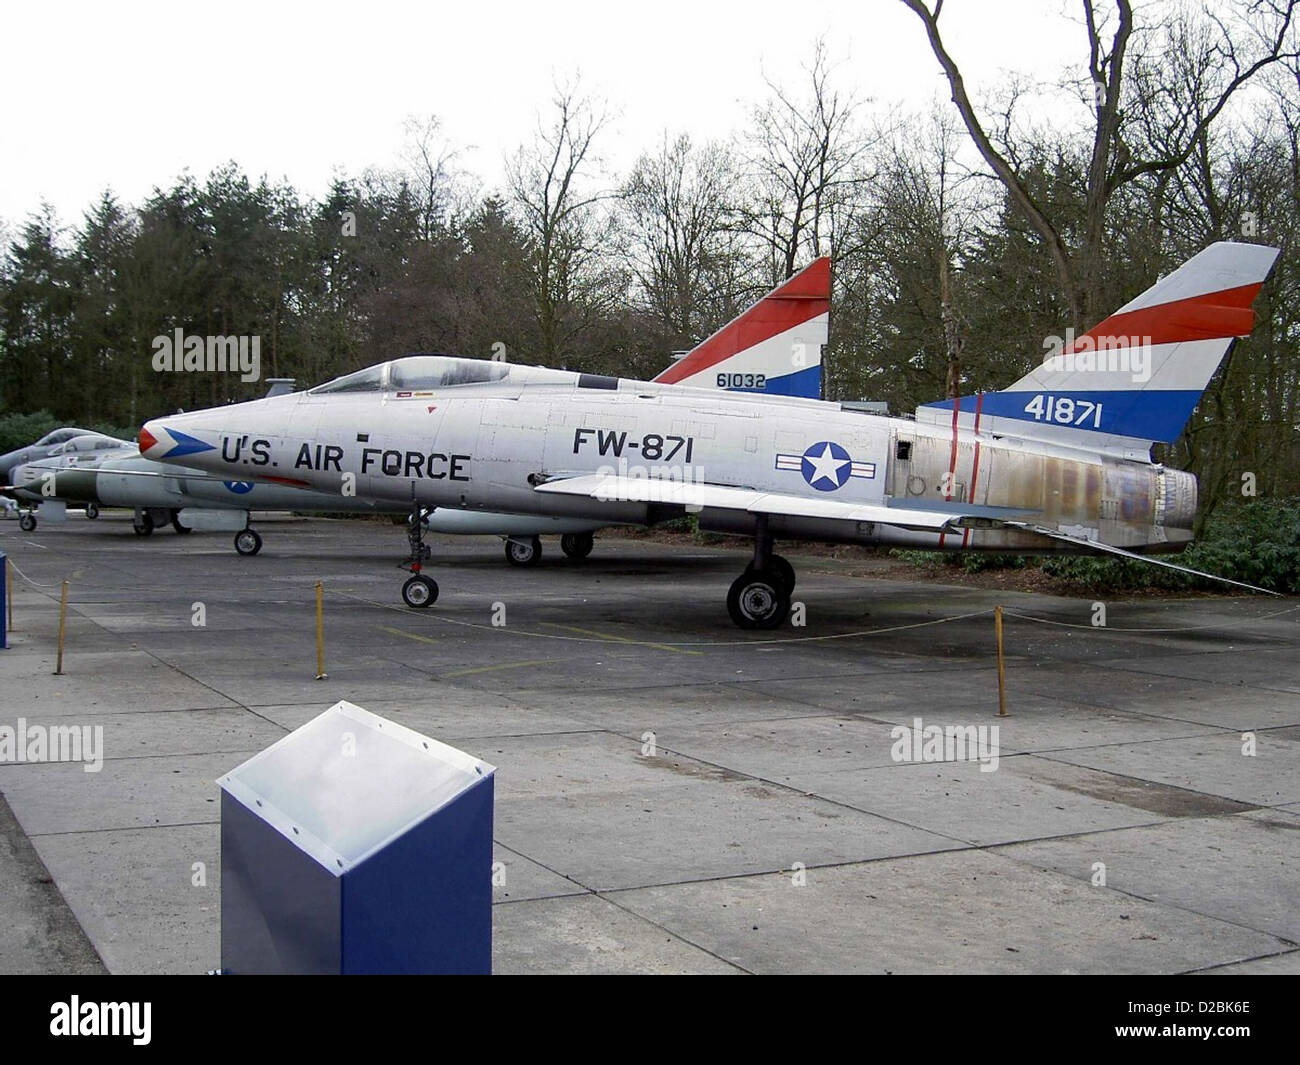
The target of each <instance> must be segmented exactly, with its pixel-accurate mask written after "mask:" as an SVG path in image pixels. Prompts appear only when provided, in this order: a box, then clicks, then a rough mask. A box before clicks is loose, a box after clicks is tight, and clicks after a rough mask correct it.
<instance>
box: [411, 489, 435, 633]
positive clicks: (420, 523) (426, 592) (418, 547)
mask: <svg viewBox="0 0 1300 1065" xmlns="http://www.w3.org/2000/svg"><path fill="white" fill-rule="evenodd" d="M406 540H407V543H409V544H410V545H411V555H410V557H409V558H408V559H406V561H405V562H403V563H402V565H403V566H404V567H406V568H407V569H409V570H410V571H411V576H410V577H408V578H407V580H406V583H405V584H403V585H402V602H404V603H405V604H406V605H407V606H409V607H412V608H414V609H416V610H423V609H424V608H425V607H430V606H433V604H434V603H435V602H436V601H437V599H438V582H437V581H435V580H434V579H433V578H432V577H426V576H425V575H424V574H423V573H421V572H420V569H421V567H422V566H423V564H424V562H425V560H426V559H427V558H428V557H429V556H430V555H431V554H432V553H433V552H432V550H431V549H430V548H429V545H428V544H426V543H425V542H424V508H422V507H418V506H413V507H412V509H411V517H410V519H409V520H408V521H407V523H406Z"/></svg>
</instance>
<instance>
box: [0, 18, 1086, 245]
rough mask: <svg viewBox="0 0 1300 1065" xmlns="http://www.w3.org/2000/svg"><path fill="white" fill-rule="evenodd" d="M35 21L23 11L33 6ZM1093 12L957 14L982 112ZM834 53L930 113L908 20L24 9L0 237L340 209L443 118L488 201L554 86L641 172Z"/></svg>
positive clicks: (1053, 56) (604, 147)
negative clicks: (291, 198) (333, 199)
mask: <svg viewBox="0 0 1300 1065" xmlns="http://www.w3.org/2000/svg"><path fill="white" fill-rule="evenodd" d="M19 5H21V6H19ZM1076 9H1077V4H1076V3H1067V0H948V2H947V4H946V6H945V8H944V14H943V18H942V20H941V27H942V28H943V29H944V34H945V39H946V41H947V43H948V46H949V48H950V50H952V51H953V52H954V53H955V55H956V57H957V59H958V62H959V63H960V64H961V65H962V66H963V68H964V73H965V75H966V79H967V86H968V89H969V90H970V91H971V92H972V93H973V94H974V95H975V97H976V99H977V100H978V99H981V98H983V97H984V95H985V94H986V93H988V92H991V91H994V90H996V88H997V86H998V83H999V81H1000V79H1001V77H1002V74H1003V72H1005V71H1008V70H1016V71H1022V72H1026V73H1028V74H1030V75H1031V76H1035V77H1039V78H1042V79H1044V80H1050V81H1054V80H1055V79H1056V78H1057V77H1058V75H1059V73H1060V72H1062V71H1064V70H1068V71H1069V72H1070V73H1072V74H1074V73H1079V72H1080V71H1079V64H1081V63H1082V62H1083V61H1084V59H1085V56H1086V51H1085V49H1084V37H1083V30H1082V27H1081V26H1079V25H1078V14H1077V10H1076ZM819 35H824V36H825V38H826V41H827V44H828V47H829V51H830V54H831V56H832V58H833V59H835V60H839V61H841V65H840V67H839V69H838V71H837V73H836V81H837V83H838V84H839V85H840V86H841V87H843V88H845V89H847V88H850V87H852V88H854V89H856V90H857V91H858V92H859V94H860V95H862V96H864V97H874V98H875V99H877V100H879V101H882V102H890V103H901V104H902V106H904V107H905V108H922V109H923V108H925V107H927V106H928V104H929V102H930V101H931V100H932V99H933V98H935V97H936V95H938V96H939V98H940V99H941V100H943V101H944V102H945V104H946V106H949V107H950V106H951V104H949V103H947V94H946V92H944V91H943V90H945V89H946V85H945V84H944V83H943V82H942V78H941V74H940V72H939V68H938V66H937V64H936V62H935V60H934V58H933V56H932V55H931V54H930V52H929V48H928V46H927V44H926V41H925V35H924V32H923V28H922V26H921V24H920V22H919V20H917V19H916V17H915V16H914V15H912V14H911V12H909V11H907V10H906V9H905V8H904V7H903V6H902V4H901V3H899V2H898V0H781V2H778V0H745V2H733V0H727V2H711V0H694V2H682V0H642V2H639V3H634V4H633V3H626V2H625V3H618V2H616V0H604V2H590V0H533V2H530V3H513V2H508V3H507V2H501V0H481V2H479V3H474V2H472V0H471V2H468V3H467V2H464V0H461V2H457V3H451V4H449V3H437V2H426V3H419V2H406V3H403V2H396V0H362V2H355V3H350V4H338V3H332V2H329V3H324V2H322V3H296V2H292V3H291V2H281V0H261V2H256V3H252V2H247V0H211V2H208V3H203V4H194V3H185V2H184V0H170V2H163V3H154V2H144V0H124V2H103V0H99V2H95V3H76V2H71V0H17V2H15V0H10V2H9V3H6V4H5V5H4V6H3V7H2V8H0V99H3V100H4V101H5V102H6V106H5V113H4V114H3V116H2V117H0V222H2V223H7V224H8V226H9V227H10V228H11V229H13V228H15V227H16V225H17V224H18V223H20V222H21V221H22V219H23V218H24V217H25V216H26V215H27V214H28V213H29V212H30V211H32V210H33V209H35V208H36V207H37V205H38V204H39V202H40V200H41V199H42V198H44V199H46V200H49V201H50V202H51V203H53V204H54V206H55V207H56V208H57V209H58V211H59V214H60V217H61V219H62V220H63V222H64V223H76V222H79V221H80V218H81V213H82V211H83V210H84V209H85V208H86V207H88V206H89V205H90V204H91V202H92V201H93V200H95V199H96V198H97V197H98V194H99V192H100V191H101V190H102V189H103V188H104V187H105V186H111V187H112V188H113V190H114V191H115V192H116V193H117V194H118V195H119V197H120V198H122V199H124V200H126V201H127V202H130V203H139V202H140V201H141V200H142V199H143V198H144V197H145V196H147V195H148V194H149V192H150V191H151V190H152V188H153V187H154V186H155V185H163V186H166V185H168V184H170V183H171V181H172V180H173V179H174V178H175V177H176V176H177V175H179V174H180V173H181V172H182V171H183V170H185V169H186V168H188V169H189V170H190V171H191V172H192V173H193V174H194V175H195V176H196V177H199V178H202V177H203V176H204V175H206V174H207V172H208V171H209V170H210V169H211V168H212V167H214V166H216V165H218V164H220V163H222V162H224V161H227V160H230V159H234V160H235V161H236V162H238V163H239V164H240V165H241V166H242V167H243V168H244V170H245V171H246V172H248V173H249V174H250V175H252V176H253V177H254V178H257V177H258V176H260V175H262V174H267V175H268V176H269V177H271V178H273V179H275V178H280V177H284V178H287V179H288V180H289V181H290V182H291V183H292V184H293V185H294V186H295V187H296V188H297V189H298V190H299V192H300V193H302V194H304V195H320V194H322V193H323V192H324V191H325V189H326V188H327V186H328V183H329V180H330V177H331V174H332V172H333V171H334V170H335V169H342V170H344V171H346V172H348V173H351V174H355V173H358V172H360V171H361V170H363V169H364V168H365V167H367V166H379V167H388V166H394V165H397V164H398V162H399V160H400V151H401V147H402V142H403V129H402V126H403V121H404V119H405V118H406V117H407V116H408V115H424V114H436V115H438V116H439V117H440V118H441V119H442V122H443V127H444V130H445V132H446V134H447V136H448V137H449V139H450V140H451V141H452V142H453V143H456V144H459V145H463V146H465V150H464V152H463V154H462V156H461V162H462V165H463V166H465V167H466V168H467V169H468V170H470V171H472V172H474V173H477V174H479V175H481V176H482V177H483V179H484V180H485V182H486V183H487V185H488V186H489V187H492V186H496V185H498V184H499V183H500V181H501V175H502V163H501V161H502V158H503V156H504V154H505V153H506V152H508V151H510V150H512V149H513V148H514V147H515V146H517V145H518V144H519V143H521V142H522V141H524V140H526V139H527V138H528V137H529V136H530V134H531V132H532V131H533V129H534V128H535V127H536V123H537V116H538V112H539V109H541V108H544V107H545V105H546V103H547V102H548V101H549V99H550V96H551V93H552V86H553V84H554V83H555V81H556V80H557V79H558V80H566V79H571V78H572V77H573V76H574V75H575V74H580V75H581V80H582V85H583V88H584V90H585V91H587V92H589V93H591V94H594V95H598V96H603V97H605V98H606V99H607V100H608V101H609V103H610V105H611V108H612V110H613V111H614V112H615V114H616V115H617V118H616V121H615V122H614V124H613V125H612V126H611V128H610V130H609V131H608V132H607V133H606V134H605V135H604V138H603V144H600V145H599V148H600V153H601V154H602V155H603V156H604V157H605V159H606V160H607V163H608V165H609V166H610V167H611V168H612V169H613V170H614V171H615V172H620V173H621V172H624V171H625V170H626V169H627V167H628V165H629V164H630V163H631V162H632V161H633V160H634V159H635V157H636V156H637V155H638V154H639V153H640V152H641V151H643V150H646V149H649V148H651V147H653V146H654V145H655V144H656V143H657V141H658V140H659V137H660V135H661V133H662V131H663V130H665V129H667V130H669V131H671V132H673V133H676V132H679V131H685V132H689V133H691V134H692V135H693V136H694V137H696V138H697V139H701V140H703V139H708V138H710V137H722V136H726V135H728V134H729V133H731V132H732V131H734V130H738V129H740V128H741V127H742V126H743V124H744V121H745V116H746V111H747V108H748V106H749V104H751V103H752V102H753V101H755V100H757V99H759V98H760V97H761V96H763V95H764V92H765V89H764V85H763V80H762V79H763V75H764V73H766V74H768V75H769V76H770V77H773V78H774V79H775V80H777V81H779V82H782V83H783V84H787V85H789V84H792V83H793V82H795V80H796V79H797V78H798V77H799V75H800V65H801V64H804V63H806V62H808V60H809V58H810V56H811V53H812V45H813V41H814V40H815V38H816V37H818V36H819Z"/></svg>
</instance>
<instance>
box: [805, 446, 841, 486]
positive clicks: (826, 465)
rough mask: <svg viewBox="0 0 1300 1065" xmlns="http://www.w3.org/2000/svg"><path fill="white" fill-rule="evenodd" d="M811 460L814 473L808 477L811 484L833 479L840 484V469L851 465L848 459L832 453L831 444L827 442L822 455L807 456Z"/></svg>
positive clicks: (833, 481)
mask: <svg viewBox="0 0 1300 1065" xmlns="http://www.w3.org/2000/svg"><path fill="white" fill-rule="evenodd" d="M806 458H807V459H808V461H809V462H811V463H812V464H813V475H812V476H811V477H809V478H808V483H809V484H816V483H817V482H818V481H831V482H832V483H834V484H836V485H838V484H839V483H840V476H839V473H840V470H842V469H843V468H844V467H845V466H847V465H849V460H848V459H837V458H836V457H835V456H834V455H832V454H831V446H830V444H827V445H826V447H825V449H824V450H823V451H822V453H821V455H820V456H817V457H814V456H812V455H808V456H806Z"/></svg>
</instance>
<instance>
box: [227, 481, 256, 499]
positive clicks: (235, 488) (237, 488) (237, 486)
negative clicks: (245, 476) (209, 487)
mask: <svg viewBox="0 0 1300 1065" xmlns="http://www.w3.org/2000/svg"><path fill="white" fill-rule="evenodd" d="M221 483H222V484H224V485H225V486H226V487H227V488H229V489H230V490H231V491H232V492H234V493H235V495H237V496H242V495H245V494H247V493H248V492H251V491H252V490H253V482H252V481H222V482H221Z"/></svg>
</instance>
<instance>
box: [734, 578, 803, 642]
mask: <svg viewBox="0 0 1300 1065" xmlns="http://www.w3.org/2000/svg"><path fill="white" fill-rule="evenodd" d="M727 613H728V614H730V615H731V620H732V621H734V622H735V623H736V624H737V625H738V626H739V627H740V628H742V629H775V628H776V627H777V626H778V625H780V624H781V623H782V622H783V621H785V619H786V616H787V615H788V614H789V613H790V593H789V592H787V591H786V590H785V586H784V583H783V581H782V579H781V576H780V574H778V573H776V572H774V571H773V570H746V571H745V572H744V573H742V574H741V575H740V576H739V577H737V578H736V579H735V581H734V582H732V585H731V588H730V589H729V590H728V591H727Z"/></svg>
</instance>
